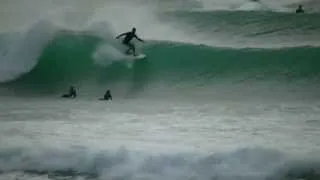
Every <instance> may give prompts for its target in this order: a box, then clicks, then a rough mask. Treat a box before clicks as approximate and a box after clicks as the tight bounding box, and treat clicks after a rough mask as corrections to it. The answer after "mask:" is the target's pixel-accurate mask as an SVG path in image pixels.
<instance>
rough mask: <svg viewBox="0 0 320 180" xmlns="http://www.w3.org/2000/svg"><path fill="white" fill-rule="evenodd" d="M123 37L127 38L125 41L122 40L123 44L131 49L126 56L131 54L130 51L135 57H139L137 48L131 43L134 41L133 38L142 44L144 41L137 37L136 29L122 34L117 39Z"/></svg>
mask: <svg viewBox="0 0 320 180" xmlns="http://www.w3.org/2000/svg"><path fill="white" fill-rule="evenodd" d="M122 36H125V37H124V39H123V40H122V44H124V45H126V46H128V47H129V49H128V50H127V51H126V54H129V53H130V51H131V50H132V52H133V55H134V56H137V54H136V48H135V46H134V44H133V43H131V42H130V41H131V40H132V39H133V38H136V39H137V40H139V41H141V42H144V41H143V40H142V39H140V38H139V37H138V36H137V35H136V28H132V30H131V31H130V32H125V33H122V34H119V35H118V36H117V37H116V39H119V38H120V37H122Z"/></svg>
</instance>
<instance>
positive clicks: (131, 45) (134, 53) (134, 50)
mask: <svg viewBox="0 0 320 180" xmlns="http://www.w3.org/2000/svg"><path fill="white" fill-rule="evenodd" d="M128 46H129V47H130V49H129V50H132V52H133V55H134V56H137V55H136V48H135V46H134V44H132V43H128Z"/></svg>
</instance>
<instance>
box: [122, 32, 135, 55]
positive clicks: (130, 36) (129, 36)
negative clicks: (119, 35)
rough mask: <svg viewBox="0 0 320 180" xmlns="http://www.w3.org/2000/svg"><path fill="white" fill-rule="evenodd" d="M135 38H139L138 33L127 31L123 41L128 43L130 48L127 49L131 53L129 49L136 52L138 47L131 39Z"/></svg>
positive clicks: (125, 43)
mask: <svg viewBox="0 0 320 180" xmlns="http://www.w3.org/2000/svg"><path fill="white" fill-rule="evenodd" d="M133 38H138V37H137V35H136V34H135V33H133V32H127V33H125V37H124V39H123V41H122V44H124V45H126V46H128V47H129V50H128V51H127V53H129V51H130V50H131V49H132V51H133V52H135V50H136V48H135V46H134V44H132V43H131V42H130V41H131V40H132V39H133Z"/></svg>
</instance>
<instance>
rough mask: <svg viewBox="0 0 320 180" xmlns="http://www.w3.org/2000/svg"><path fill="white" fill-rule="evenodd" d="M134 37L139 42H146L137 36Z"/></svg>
mask: <svg viewBox="0 0 320 180" xmlns="http://www.w3.org/2000/svg"><path fill="white" fill-rule="evenodd" d="M134 37H135V38H136V39H138V40H139V41H141V42H144V40H142V39H140V38H139V37H138V36H137V35H134Z"/></svg>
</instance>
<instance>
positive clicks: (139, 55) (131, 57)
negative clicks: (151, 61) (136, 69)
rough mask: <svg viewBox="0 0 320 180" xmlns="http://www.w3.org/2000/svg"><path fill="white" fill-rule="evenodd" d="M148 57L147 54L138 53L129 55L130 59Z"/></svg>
mask: <svg viewBox="0 0 320 180" xmlns="http://www.w3.org/2000/svg"><path fill="white" fill-rule="evenodd" d="M146 57H147V55H145V54H138V55H137V56H133V55H128V58H129V59H130V60H138V59H145V58H146Z"/></svg>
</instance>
